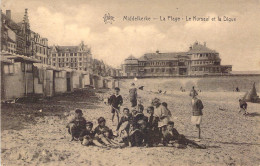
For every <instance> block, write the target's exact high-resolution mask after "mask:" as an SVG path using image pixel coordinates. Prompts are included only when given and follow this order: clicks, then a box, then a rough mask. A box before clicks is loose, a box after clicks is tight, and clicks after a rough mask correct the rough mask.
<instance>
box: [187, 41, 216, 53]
mask: <svg viewBox="0 0 260 166" xmlns="http://www.w3.org/2000/svg"><path fill="white" fill-rule="evenodd" d="M188 53H217V52H216V51H215V50H212V49H210V48H208V47H207V46H206V44H204V45H202V44H200V43H198V42H197V41H196V42H195V43H194V44H193V45H192V47H191V50H189V51H188Z"/></svg>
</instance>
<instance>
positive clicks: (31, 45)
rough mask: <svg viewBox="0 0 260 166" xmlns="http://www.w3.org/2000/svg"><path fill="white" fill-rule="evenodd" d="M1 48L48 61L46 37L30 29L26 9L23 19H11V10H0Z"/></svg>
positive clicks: (44, 61)
mask: <svg viewBox="0 0 260 166" xmlns="http://www.w3.org/2000/svg"><path fill="white" fill-rule="evenodd" d="M1 16H2V17H1V27H2V28H1V49H2V50H4V51H7V52H9V53H11V54H14V53H15V54H20V55H25V56H28V57H34V58H36V59H39V60H41V62H42V63H44V64H47V63H48V52H49V47H48V39H47V38H42V37H41V36H40V35H39V34H38V33H35V32H33V31H31V30H30V24H29V18H28V11H27V9H25V14H24V17H23V21H22V22H19V23H16V22H14V21H13V20H12V19H11V10H6V14H4V13H3V12H2V11H1Z"/></svg>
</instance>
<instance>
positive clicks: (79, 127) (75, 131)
mask: <svg viewBox="0 0 260 166" xmlns="http://www.w3.org/2000/svg"><path fill="white" fill-rule="evenodd" d="M86 123H87V121H86V119H85V118H84V117H83V113H82V110H81V109H76V110H75V114H74V118H73V119H72V120H70V121H69V123H68V125H67V126H66V127H67V128H68V132H69V134H71V141H73V140H75V139H78V138H79V135H80V133H81V132H82V131H83V130H85V128H86Z"/></svg>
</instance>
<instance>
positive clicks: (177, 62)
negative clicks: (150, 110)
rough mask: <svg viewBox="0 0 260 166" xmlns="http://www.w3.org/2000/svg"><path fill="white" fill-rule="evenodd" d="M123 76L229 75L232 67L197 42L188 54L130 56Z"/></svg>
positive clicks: (125, 64)
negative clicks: (222, 62) (223, 63)
mask: <svg viewBox="0 0 260 166" xmlns="http://www.w3.org/2000/svg"><path fill="white" fill-rule="evenodd" d="M122 70H123V76H126V77H135V76H139V77H153V76H185V75H186V76H188V75H190V76H192V75H217V74H228V73H229V72H230V71H231V70H232V66H231V65H221V59H220V57H219V53H218V52H216V51H215V50H211V49H209V48H208V47H207V46H206V43H204V44H200V43H198V42H195V43H194V44H193V45H192V46H191V47H190V49H189V51H188V52H172V53H160V52H159V51H156V53H147V54H144V55H143V56H142V57H140V58H139V59H137V58H135V57H133V56H130V57H128V58H127V59H125V61H124V64H123V65H122Z"/></svg>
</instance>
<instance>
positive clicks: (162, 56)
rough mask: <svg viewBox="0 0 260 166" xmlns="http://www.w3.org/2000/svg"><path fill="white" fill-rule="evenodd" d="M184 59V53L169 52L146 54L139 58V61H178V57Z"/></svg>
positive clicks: (185, 55)
mask: <svg viewBox="0 0 260 166" xmlns="http://www.w3.org/2000/svg"><path fill="white" fill-rule="evenodd" d="M179 56H181V57H186V58H188V56H187V53H186V52H170V53H146V54H144V55H143V56H142V57H140V58H139V61H148V60H178V57H179Z"/></svg>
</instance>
